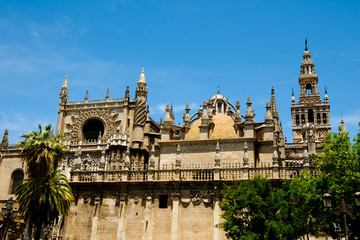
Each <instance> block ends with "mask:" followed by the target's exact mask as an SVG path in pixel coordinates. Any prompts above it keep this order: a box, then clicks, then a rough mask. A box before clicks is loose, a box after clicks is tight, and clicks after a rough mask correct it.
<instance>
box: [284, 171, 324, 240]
mask: <svg viewBox="0 0 360 240" xmlns="http://www.w3.org/2000/svg"><path fill="white" fill-rule="evenodd" d="M318 186H319V181H318V178H316V177H314V176H312V175H311V174H310V173H309V172H307V171H306V172H302V173H301V174H300V176H296V177H294V179H292V180H291V181H290V180H285V181H284V182H283V185H282V191H283V200H284V201H285V203H287V206H286V209H287V211H288V216H286V217H285V218H283V221H285V222H287V223H289V224H290V225H291V226H292V228H293V230H294V234H293V236H294V239H298V238H300V239H310V235H311V236H318V233H319V229H320V226H321V225H322V224H323V222H324V218H323V215H322V212H323V209H324V208H323V206H322V191H321V190H320V189H319V187H318Z"/></svg>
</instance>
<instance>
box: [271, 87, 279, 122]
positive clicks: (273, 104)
mask: <svg viewBox="0 0 360 240" xmlns="http://www.w3.org/2000/svg"><path fill="white" fill-rule="evenodd" d="M270 106H271V114H272V116H273V118H278V117H279V115H278V110H277V106H276V99H275V89H274V86H272V87H271V105H270Z"/></svg>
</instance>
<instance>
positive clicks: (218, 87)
mask: <svg viewBox="0 0 360 240" xmlns="http://www.w3.org/2000/svg"><path fill="white" fill-rule="evenodd" d="M217 89H218V94H220V85H217Z"/></svg>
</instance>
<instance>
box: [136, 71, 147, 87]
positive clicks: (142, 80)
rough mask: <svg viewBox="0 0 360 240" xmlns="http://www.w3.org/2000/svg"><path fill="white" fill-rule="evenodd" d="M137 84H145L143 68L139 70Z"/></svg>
mask: <svg viewBox="0 0 360 240" xmlns="http://www.w3.org/2000/svg"><path fill="white" fill-rule="evenodd" d="M138 83H145V84H146V79H145V72H144V68H142V70H141V74H140V77H139V81H138Z"/></svg>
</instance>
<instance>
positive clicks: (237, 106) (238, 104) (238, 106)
mask: <svg viewBox="0 0 360 240" xmlns="http://www.w3.org/2000/svg"><path fill="white" fill-rule="evenodd" d="M235 107H236V109H240V101H239V99H238V100H237V101H236V106H235Z"/></svg>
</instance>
